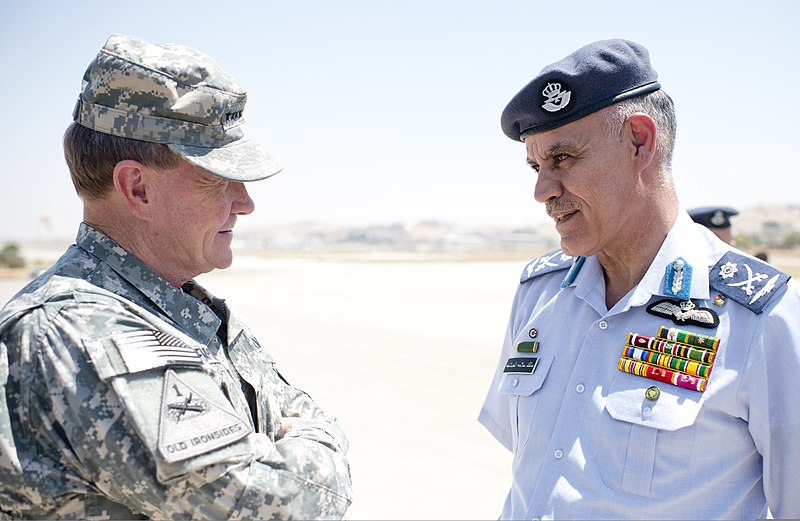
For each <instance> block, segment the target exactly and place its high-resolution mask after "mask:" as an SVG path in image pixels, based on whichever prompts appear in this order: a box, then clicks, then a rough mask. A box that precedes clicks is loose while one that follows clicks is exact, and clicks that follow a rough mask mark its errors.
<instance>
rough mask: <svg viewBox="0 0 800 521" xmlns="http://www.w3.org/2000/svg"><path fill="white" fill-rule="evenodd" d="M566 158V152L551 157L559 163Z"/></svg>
mask: <svg viewBox="0 0 800 521" xmlns="http://www.w3.org/2000/svg"><path fill="white" fill-rule="evenodd" d="M568 158H569V156H568V155H567V154H557V155H556V156H554V157H553V159H554V160H555V162H556V163H560V162H562V161H565V160H567V159H568Z"/></svg>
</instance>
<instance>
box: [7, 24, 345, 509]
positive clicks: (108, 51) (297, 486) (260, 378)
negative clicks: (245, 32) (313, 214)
mask: <svg viewBox="0 0 800 521" xmlns="http://www.w3.org/2000/svg"><path fill="white" fill-rule="evenodd" d="M245 99H246V95H245V91H244V90H243V89H242V88H241V86H239V85H238V83H237V82H236V81H235V80H234V79H233V78H232V77H231V76H229V75H228V74H227V73H225V72H224V71H222V70H221V69H220V68H219V66H218V64H217V63H216V62H215V61H213V60H212V59H210V58H209V57H208V56H206V55H204V54H201V53H199V52H197V51H195V50H192V49H188V48H186V47H183V46H178V45H161V46H157V45H152V44H149V43H147V42H144V41H142V40H139V39H136V38H131V37H127V36H122V35H113V36H111V37H110V38H109V40H108V41H107V42H106V44H105V46H104V47H103V49H102V50H101V51H100V52H99V54H98V55H97V58H96V59H95V60H94V61H93V62H92V63H91V65H90V66H89V68H88V69H87V71H86V74H85V76H84V78H83V89H82V93H81V95H80V98H79V100H78V103H77V106H76V107H75V112H74V115H73V117H74V120H75V123H73V124H72V125H71V126H70V128H69V129H68V130H67V133H66V135H65V139H64V144H65V153H66V154H65V155H66V158H67V162H68V164H69V167H70V172H71V174H72V178H73V182H74V184H75V187H76V189H77V192H78V194H79V195H80V197H81V199H82V200H83V202H84V222H83V223H82V224H81V226H80V229H79V232H78V236H77V240H76V244H74V245H72V246H71V247H70V248H69V250H68V251H67V252H66V253H65V254H64V256H63V257H61V259H60V260H58V261H57V263H56V264H55V265H54V266H53V267H52V268H51V269H50V270H48V271H47V272H46V273H45V274H43V275H42V276H41V277H39V278H37V279H36V280H34V281H33V282H31V283H30V284H29V285H28V286H27V287H26V288H24V289H23V290H22V291H21V292H20V293H19V294H18V295H17V296H16V297H15V298H14V299H13V300H12V301H11V302H9V303H8V304H7V305H6V306H5V307H4V308H3V310H2V312H0V384H2V385H0V403H2V404H3V405H2V407H0V517H5V516H11V517H16V518H19V517H22V518H44V517H58V518H81V519H100V518H102V519H109V518H112V519H113V518H125V519H131V518H138V517H143V518H162V519H165V518H166V519H187V518H192V519H199V518H213V519H240V518H258V519H273V518H303V519H310V518H339V517H342V516H343V514H344V513H345V511H346V509H347V507H348V506H349V504H350V502H351V482H350V473H349V467H348V463H347V460H346V451H347V441H346V438H345V436H344V434H343V433H342V431H341V430H340V428H339V426H338V425H337V423H336V421H335V420H334V419H333V418H331V417H329V416H326V415H325V414H324V413H323V412H322V411H321V410H320V409H319V407H317V406H316V405H315V404H314V402H313V401H312V400H311V398H310V397H309V396H308V395H307V394H305V393H304V392H303V391H301V390H299V389H296V388H294V387H292V386H291V385H289V384H288V383H287V382H286V381H285V380H284V379H283V377H282V376H281V375H280V374H279V373H278V372H277V370H276V369H275V365H274V361H273V359H272V358H271V357H270V355H269V354H268V353H267V352H266V351H264V350H263V349H262V348H261V346H260V345H259V343H258V341H257V340H256V339H255V337H254V336H253V334H252V332H251V331H250V330H249V329H248V328H247V326H246V325H245V324H243V323H242V322H241V321H239V320H238V319H237V318H236V316H235V315H234V314H233V313H232V312H231V311H230V309H229V308H228V306H227V305H226V304H225V302H224V301H223V300H221V299H219V298H216V297H214V296H213V295H211V294H210V293H209V292H208V291H207V290H205V289H204V288H202V287H201V286H200V285H198V284H197V283H196V282H194V280H193V277H196V276H197V275H199V274H201V273H204V272H208V271H211V270H212V269H215V268H226V267H228V266H229V265H230V264H231V261H232V253H231V249H230V242H231V240H232V231H231V230H232V228H233V226H234V224H235V222H236V218H237V217H238V216H239V215H245V214H248V213H250V212H251V211H252V210H253V202H252V200H251V199H250V197H249V196H248V194H247V190H246V188H245V185H244V182H245V181H254V180H257V179H263V178H266V177H269V176H271V175H273V174H276V173H277V172H279V171H280V166H279V165H278V163H277V162H276V161H275V160H274V159H273V158H272V157H271V156H270V155H269V154H267V153H266V152H265V151H264V150H263V149H261V148H260V147H259V146H258V145H257V144H255V143H254V142H252V141H249V140H248V139H246V138H245V137H244V135H243V132H242V123H243V119H242V112H243V109H244V105H245Z"/></svg>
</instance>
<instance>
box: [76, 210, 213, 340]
mask: <svg viewBox="0 0 800 521" xmlns="http://www.w3.org/2000/svg"><path fill="white" fill-rule="evenodd" d="M75 243H76V244H77V246H78V247H79V248H81V249H83V250H85V251H86V252H88V253H89V254H91V255H93V256H94V257H96V258H97V259H99V260H100V261H101V262H104V263H106V264H107V265H108V266H109V267H110V268H111V269H112V270H113V271H114V272H115V273H116V274H117V275H119V277H121V278H122V279H123V280H125V281H127V282H128V283H129V284H131V285H132V286H134V287H135V288H136V289H137V290H139V291H140V292H141V293H142V294H143V295H144V296H145V297H147V299H149V300H150V301H151V302H152V303H153V304H155V306H156V307H158V309H160V310H161V312H162V313H164V315H166V316H167V317H169V318H170V319H171V320H172V321H173V322H174V323H175V324H177V325H178V327H179V328H181V329H182V330H184V331H186V332H187V333H188V334H190V336H192V337H195V338H197V339H198V340H202V341H203V342H205V343H208V341H209V340H210V339H211V338H212V337H213V336H214V335H215V334H216V332H217V329H218V328H219V326H220V323H221V320H220V319H219V317H217V316H216V315H215V314H214V312H213V311H212V310H211V309H210V308H209V307H208V306H207V305H206V304H204V303H203V302H201V301H199V300H198V299H196V298H194V297H192V296H191V295H187V294H186V293H184V292H183V291H182V290H181V289H180V288H176V287H175V286H173V285H172V284H170V283H169V282H167V281H166V280H164V279H163V278H162V277H161V276H159V275H158V274H157V273H156V272H154V271H153V270H152V269H150V268H149V267H148V266H147V265H146V264H144V263H143V262H142V261H140V260H139V259H138V258H136V256H135V255H133V254H132V253H130V252H128V251H127V250H125V248H123V247H122V246H120V245H119V244H117V243H116V242H115V241H114V240H113V239H111V238H110V237H108V236H107V235H105V234H104V233H102V232H101V231H99V230H97V229H95V228H92V227H91V226H89V225H88V224H86V223H81V225H80V228H79V229H78V237H77V238H76V239H75Z"/></svg>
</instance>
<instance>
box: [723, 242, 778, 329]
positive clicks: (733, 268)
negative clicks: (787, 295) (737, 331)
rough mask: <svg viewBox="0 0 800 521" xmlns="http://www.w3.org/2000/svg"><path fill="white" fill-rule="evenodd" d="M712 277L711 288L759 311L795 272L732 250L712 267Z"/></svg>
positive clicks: (748, 307)
mask: <svg viewBox="0 0 800 521" xmlns="http://www.w3.org/2000/svg"><path fill="white" fill-rule="evenodd" d="M708 278H709V285H710V286H711V289H713V290H715V291H718V292H719V293H721V294H723V295H725V296H726V297H728V298H731V299H733V300H735V301H736V302H738V303H739V304H741V305H742V306H744V307H746V308H747V309H749V310H750V311H752V312H753V313H756V314H758V313H761V312H762V311H763V310H764V306H766V305H767V303H768V302H769V300H770V299H771V298H772V297H773V296H774V295H775V293H776V290H777V289H779V288H780V287H781V286H783V285H784V284H786V283H787V282H788V281H789V279H790V278H791V275H788V274H786V273H784V272H782V271H780V270H779V269H777V268H776V267H775V266H772V265H770V264H767V263H766V262H762V261H760V260H759V259H756V258H754V257H748V256H747V255H742V254H741V253H737V252H735V251H729V252H727V253H726V254H725V255H723V256H722V258H721V259H720V260H719V262H717V263H716V264H715V265H714V267H713V268H711V271H710V272H709V275H708Z"/></svg>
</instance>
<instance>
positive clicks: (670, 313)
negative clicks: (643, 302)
mask: <svg viewBox="0 0 800 521" xmlns="http://www.w3.org/2000/svg"><path fill="white" fill-rule="evenodd" d="M647 312H648V313H650V314H651V315H655V316H657V317H662V318H668V319H670V320H672V321H673V322H674V323H676V324H678V325H684V324H690V325H693V326H698V327H707V328H712V329H713V328H715V327H717V326H718V325H719V316H718V315H717V314H716V313H715V312H714V310H712V309H710V308H704V307H702V306H698V305H697V304H695V303H694V302H693V301H692V300H691V299H690V300H683V301H678V300H668V299H664V300H659V301H657V302H654V303H652V304H650V305H649V306H648V307H647Z"/></svg>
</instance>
